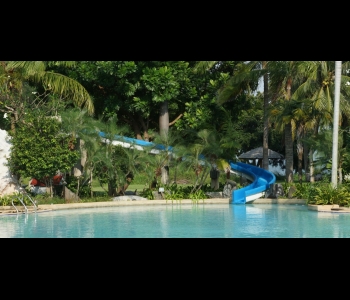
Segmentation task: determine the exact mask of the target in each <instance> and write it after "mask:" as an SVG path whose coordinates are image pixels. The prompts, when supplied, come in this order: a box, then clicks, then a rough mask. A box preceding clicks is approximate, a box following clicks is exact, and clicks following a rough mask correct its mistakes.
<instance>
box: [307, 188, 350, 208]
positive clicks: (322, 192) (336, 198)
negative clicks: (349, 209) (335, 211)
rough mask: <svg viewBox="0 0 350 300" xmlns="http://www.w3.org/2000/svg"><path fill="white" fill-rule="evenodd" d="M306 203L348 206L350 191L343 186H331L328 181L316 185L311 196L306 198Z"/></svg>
mask: <svg viewBox="0 0 350 300" xmlns="http://www.w3.org/2000/svg"><path fill="white" fill-rule="evenodd" d="M308 204H316V205H327V204H338V205H340V206H345V205H346V206H349V204H350V192H349V191H348V190H347V188H346V187H344V186H337V187H333V186H332V184H330V183H328V184H323V185H318V186H316V187H315V189H314V194H313V195H312V198H311V199H308Z"/></svg>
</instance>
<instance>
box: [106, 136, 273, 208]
mask: <svg viewBox="0 0 350 300" xmlns="http://www.w3.org/2000/svg"><path fill="white" fill-rule="evenodd" d="M99 135H100V136H101V137H102V138H108V137H107V135H106V134H105V133H104V132H100V133H99ZM115 141H117V142H119V143H121V145H122V146H123V147H132V146H137V147H139V148H138V149H142V148H143V147H150V148H153V149H154V151H153V153H154V154H157V153H159V151H162V150H167V151H173V147H171V146H168V147H167V148H166V147H165V146H164V145H160V144H155V143H152V142H147V141H143V140H138V139H134V138H129V137H124V136H121V135H115V136H114V137H113V142H115ZM202 157H203V156H202ZM203 158H204V157H203ZM229 164H230V166H231V169H232V170H234V171H236V172H237V173H240V174H244V176H245V177H246V178H248V179H249V180H250V181H252V183H251V184H249V185H248V186H245V187H244V188H241V189H238V190H234V191H233V192H232V203H237V204H244V203H246V202H249V201H252V200H255V199H258V198H260V197H261V196H263V194H264V192H265V191H266V190H268V189H269V188H270V185H271V184H273V183H274V182H275V181H276V177H275V175H274V174H273V173H271V172H269V171H266V170H264V169H262V168H258V167H255V166H253V165H249V164H245V163H241V162H235V163H233V162H232V161H229Z"/></svg>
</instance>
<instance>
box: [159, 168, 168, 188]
mask: <svg viewBox="0 0 350 300" xmlns="http://www.w3.org/2000/svg"><path fill="white" fill-rule="evenodd" d="M161 183H162V184H169V166H163V167H162V175H161Z"/></svg>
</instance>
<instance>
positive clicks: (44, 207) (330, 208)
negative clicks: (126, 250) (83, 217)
mask: <svg viewBox="0 0 350 300" xmlns="http://www.w3.org/2000/svg"><path fill="white" fill-rule="evenodd" d="M179 204H180V205H181V204H193V205H196V204H232V203H231V202H230V198H210V199H204V201H203V200H198V201H193V200H191V199H183V200H138V201H105V202H85V203H66V204H40V205H39V206H38V210H37V211H36V212H38V213H39V212H48V211H53V210H62V209H78V208H98V207H114V206H139V205H179ZM251 204H281V205H307V207H308V209H309V210H313V211H317V212H333V213H334V212H337V213H350V208H347V207H341V208H339V206H338V205H312V204H307V200H306V199H271V198H259V199H256V200H253V201H250V202H248V203H246V204H245V205H251ZM13 210H14V208H13V207H12V206H2V207H0V215H6V214H16V213H14V212H13ZM28 212H29V213H34V212H35V209H34V207H32V206H28ZM20 213H24V212H20Z"/></svg>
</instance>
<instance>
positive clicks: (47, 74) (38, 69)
mask: <svg viewBox="0 0 350 300" xmlns="http://www.w3.org/2000/svg"><path fill="white" fill-rule="evenodd" d="M75 65H76V62H74V61H9V62H7V64H6V70H7V72H9V73H15V74H18V75H17V76H16V78H17V82H22V83H23V82H24V81H29V82H32V83H34V84H40V85H41V86H42V87H43V88H44V90H46V91H50V92H52V93H54V94H57V95H59V96H61V97H62V98H61V99H62V100H69V101H72V102H73V104H74V105H76V106H78V107H82V108H86V110H87V111H88V113H89V114H90V115H92V114H93V113H94V105H93V101H92V98H91V97H90V95H89V93H88V92H87V90H86V89H85V88H84V87H83V86H82V85H81V84H80V83H79V82H78V81H76V80H74V79H72V78H70V77H67V76H65V75H63V74H61V73H58V72H54V70H55V69H56V70H57V69H59V68H62V67H64V68H72V67H74V66H75Z"/></svg>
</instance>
